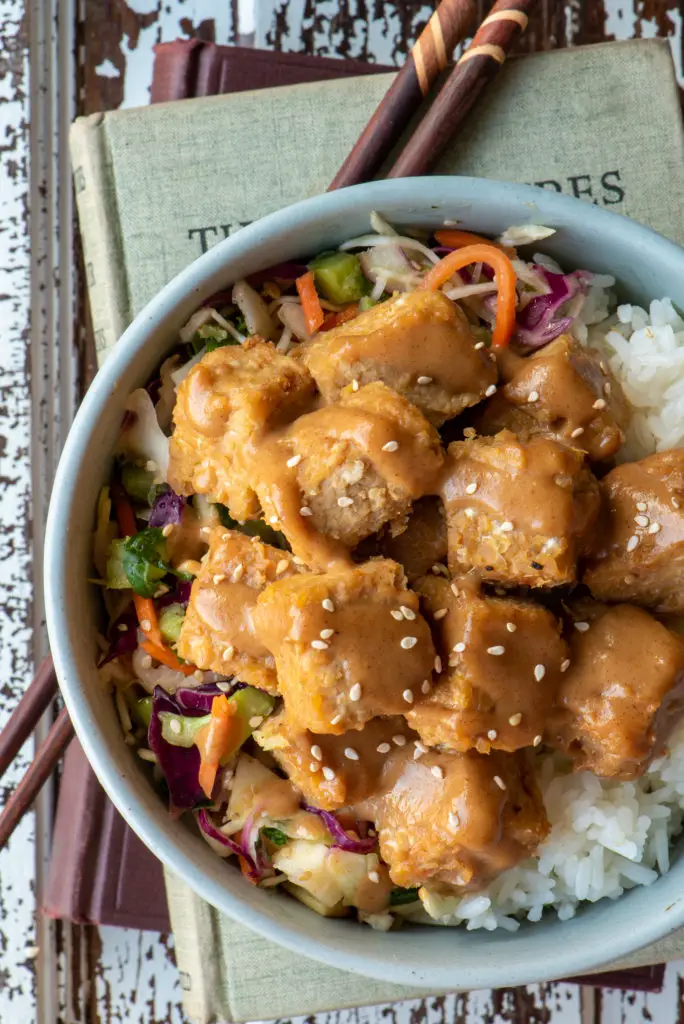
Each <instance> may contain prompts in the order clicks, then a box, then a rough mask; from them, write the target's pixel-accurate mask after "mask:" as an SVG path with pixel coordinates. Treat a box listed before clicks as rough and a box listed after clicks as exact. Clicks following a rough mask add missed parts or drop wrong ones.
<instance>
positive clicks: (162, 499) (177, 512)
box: [150, 490, 185, 526]
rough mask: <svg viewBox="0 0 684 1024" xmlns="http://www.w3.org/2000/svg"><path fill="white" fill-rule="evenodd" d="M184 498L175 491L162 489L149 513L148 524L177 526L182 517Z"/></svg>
mask: <svg viewBox="0 0 684 1024" xmlns="http://www.w3.org/2000/svg"><path fill="white" fill-rule="evenodd" d="M184 508H185V498H181V496H180V494H176V492H175V491H170V490H169V491H164V492H163V494H160V495H159V497H158V498H157V500H156V501H155V503H154V507H153V509H152V513H151V515H150V526H168V525H169V524H172V525H174V526H177V525H178V523H180V522H181V520H182V519H183V509H184Z"/></svg>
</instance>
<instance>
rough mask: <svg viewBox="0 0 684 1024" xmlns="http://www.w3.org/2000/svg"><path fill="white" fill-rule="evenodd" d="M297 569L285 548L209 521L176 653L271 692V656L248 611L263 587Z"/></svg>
mask: <svg viewBox="0 0 684 1024" xmlns="http://www.w3.org/2000/svg"><path fill="white" fill-rule="evenodd" d="M298 571H299V570H298V568H297V566H296V565H295V564H294V562H293V560H292V556H291V555H290V554H289V552H287V551H279V550H278V549H277V548H273V547H271V546H270V544H263V543H262V542H261V541H260V540H259V539H258V538H257V537H246V536H245V535H244V534H242V533H238V532H237V531H236V530H225V529H224V528H223V527H215V528H214V529H213V530H212V532H211V534H210V537H209V551H208V556H207V558H206V560H205V561H204V564H203V565H202V568H201V571H200V573H199V575H198V576H197V578H196V579H195V582H194V583H193V585H192V591H191V593H190V602H189V604H188V610H187V613H186V615H185V620H184V622H183V626H182V628H181V633H180V638H179V640H178V653H179V654H180V656H181V657H182V658H185V660H186V661H189V662H191V663H192V664H193V665H197V667H198V668H200V669H208V670H211V671H213V672H220V673H221V675H225V676H236V677H237V679H239V680H241V681H242V682H243V683H250V684H251V685H252V686H258V687H259V688H260V689H262V690H266V691H268V693H277V692H278V684H277V678H276V671H275V660H274V658H273V657H272V655H271V653H270V651H269V650H268V648H267V647H265V646H264V644H263V642H262V640H261V639H260V637H259V636H258V635H257V632H256V630H255V627H254V624H253V622H252V613H253V611H254V608H255V605H256V600H257V597H258V596H259V594H260V593H261V591H262V590H263V589H264V587H266V586H267V585H268V584H269V583H272V582H273V581H274V580H280V579H286V578H287V577H290V576H293V575H296V573H297V572H298Z"/></svg>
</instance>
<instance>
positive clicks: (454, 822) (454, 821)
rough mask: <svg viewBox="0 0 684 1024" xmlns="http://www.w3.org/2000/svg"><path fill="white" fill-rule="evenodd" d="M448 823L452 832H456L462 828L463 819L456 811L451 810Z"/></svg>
mask: <svg viewBox="0 0 684 1024" xmlns="http://www.w3.org/2000/svg"><path fill="white" fill-rule="evenodd" d="M448 824H449V828H450V829H451V831H452V832H456V831H458V829H459V828H460V826H461V819H460V818H459V816H458V814H456V812H455V811H449V818H448Z"/></svg>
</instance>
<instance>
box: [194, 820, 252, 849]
mask: <svg viewBox="0 0 684 1024" xmlns="http://www.w3.org/2000/svg"><path fill="white" fill-rule="evenodd" d="M197 821H198V822H199V827H200V828H201V829H202V831H203V832H204V833H205V835H208V836H209V838H210V839H215V840H216V842H217V843H220V844H221V846H227V847H228V849H229V850H232V851H233V853H234V854H236V855H237V856H238V857H244V856H245V854H244V851H243V849H242V847H241V846H240V844H239V843H236V842H235V840H234V839H231V838H230V836H224V834H223V832H221V831H220V830H219V829H218V828H217V827H216V825H214V823H213V821H212V820H211V818H210V817H209V812H208V811H207V809H206V808H205V807H203V808H202V810H201V811H200V812H199V813H198V815H197ZM250 860H251V858H250Z"/></svg>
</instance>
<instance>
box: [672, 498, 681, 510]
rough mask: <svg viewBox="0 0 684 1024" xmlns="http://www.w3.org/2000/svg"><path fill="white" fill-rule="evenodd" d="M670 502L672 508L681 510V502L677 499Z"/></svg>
mask: <svg viewBox="0 0 684 1024" xmlns="http://www.w3.org/2000/svg"><path fill="white" fill-rule="evenodd" d="M670 500H671V502H672V508H679V502H678V501H677V499H676V498H671V499H670Z"/></svg>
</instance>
